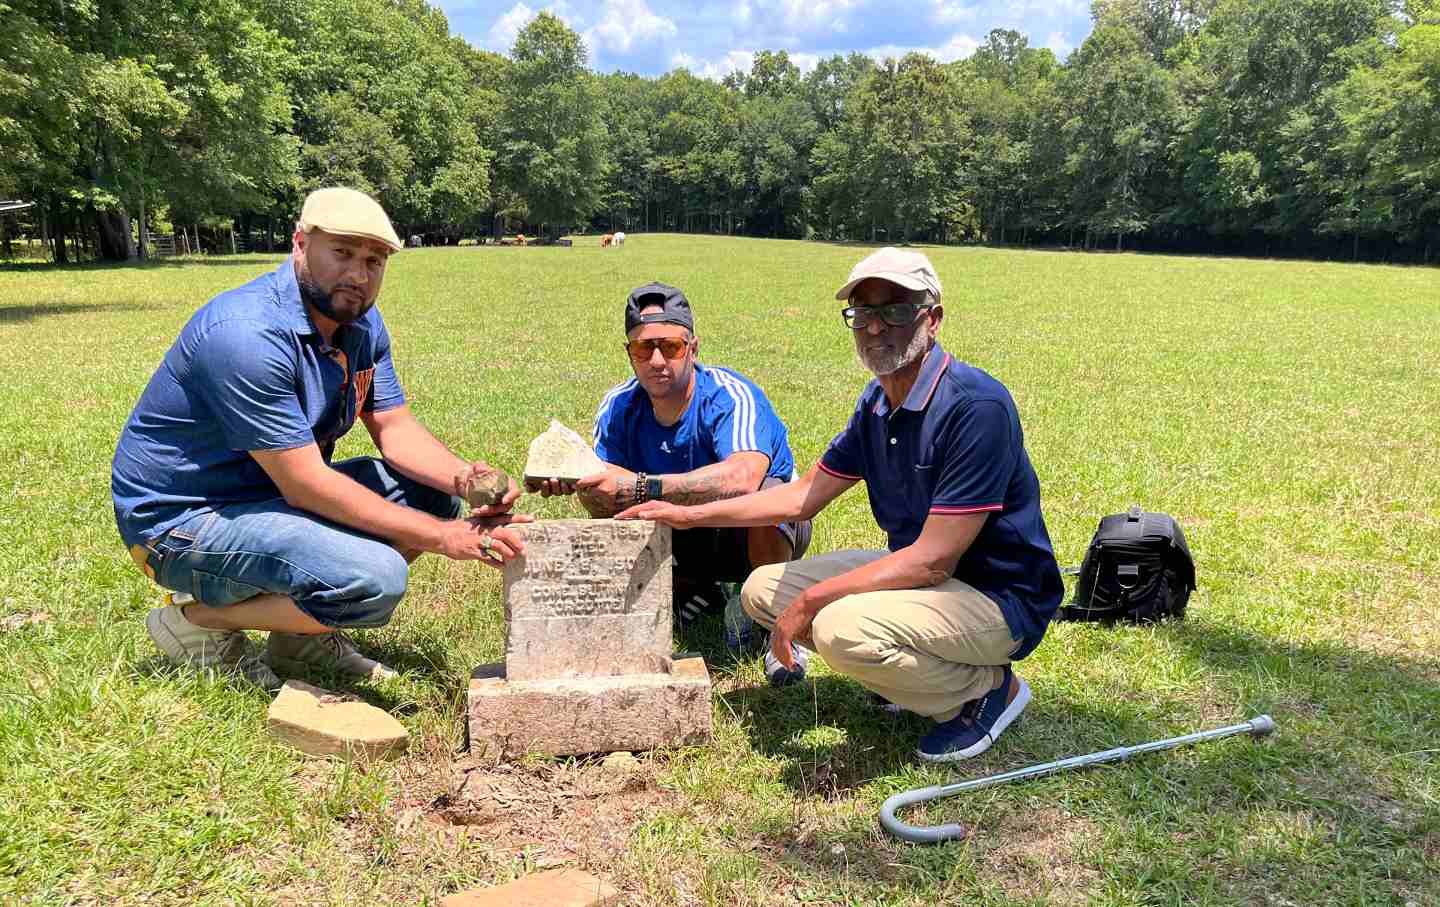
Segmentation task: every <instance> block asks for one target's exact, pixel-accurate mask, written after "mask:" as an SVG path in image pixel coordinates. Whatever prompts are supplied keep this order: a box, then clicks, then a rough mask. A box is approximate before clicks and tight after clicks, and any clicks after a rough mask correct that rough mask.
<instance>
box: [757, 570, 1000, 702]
mask: <svg viewBox="0 0 1440 907" xmlns="http://www.w3.org/2000/svg"><path fill="white" fill-rule="evenodd" d="M884 556H885V552H883V551H836V552H834V553H831V554H822V555H820V556H819V557H811V558H806V559H804V560H800V561H791V562H790V563H787V564H771V565H769V566H766V567H761V568H759V569H758V570H756V571H755V572H754V573H751V574H750V578H749V579H748V580H746V582H745V588H744V589H743V590H742V591H741V593H740V601H741V603H742V604H743V605H744V607H745V610H746V611H747V612H749V614H750V616H751V617H753V618H754V619H755V620H756V621H757V622H759V623H761V624H763V625H765V627H767V628H770V627H773V626H774V625H775V620H776V618H778V617H779V616H780V615H781V614H782V613H784V611H785V609H786V608H788V607H789V606H790V603H791V602H792V601H794V600H795V597H796V596H797V595H799V594H800V593H801V592H802V591H804V590H805V589H808V588H809V587H811V586H813V585H815V584H816V583H818V582H820V581H822V580H825V579H829V578H830V577H832V576H838V575H839V574H841V573H845V572H848V571H850V570H854V569H855V568H856V567H859V566H862V565H864V564H868V563H870V562H871V561H875V560H879V559H880V558H882V557H884ZM811 633H812V636H813V638H814V641H815V649H816V650H817V651H818V652H819V653H820V656H821V657H822V658H824V659H825V662H826V664H828V665H830V667H831V668H833V669H834V670H836V671H839V672H840V673H842V674H847V675H849V676H850V677H853V678H855V679H856V680H858V681H860V683H861V684H863V685H864V686H865V687H866V688H867V689H870V690H874V691H875V692H876V693H879V694H880V695H881V696H884V697H885V698H886V699H888V700H890V701H891V702H893V703H895V704H896V705H898V706H900V707H901V708H905V709H908V710H910V711H912V712H915V713H917V714H920V715H926V716H929V717H932V718H934V719H935V720H937V721H948V720H950V719H951V718H954V717H955V716H956V715H958V714H959V713H960V709H961V707H962V706H964V705H965V703H967V702H969V701H970V700H972V699H976V698H979V697H980V696H983V695H985V694H986V693H988V692H989V691H990V690H993V689H994V688H995V687H997V686H999V684H1000V680H1001V678H1002V677H1003V676H1004V672H1003V670H1002V668H1003V666H1004V665H1007V664H1009V663H1010V653H1011V652H1014V651H1015V649H1016V648H1017V647H1018V646H1019V645H1020V643H1019V642H1018V641H1017V640H1016V639H1014V638H1013V637H1011V635H1010V628H1009V626H1007V625H1006V623H1005V616H1004V615H1003V614H1001V613H1000V606H999V605H997V604H995V602H994V601H992V600H991V599H989V598H987V597H986V596H985V595H983V594H982V593H980V592H977V591H976V590H975V589H974V588H972V587H971V586H968V585H966V584H965V583H962V582H960V581H959V580H957V579H954V578H951V579H948V580H946V581H945V582H943V583H941V584H940V585H938V586H931V587H929V588H926V589H901V590H894V591H886V592H865V593H861V594H859V595H850V596H846V597H845V598H842V599H840V600H839V601H836V602H833V603H831V604H830V605H828V606H827V607H825V608H823V609H821V611H820V613H819V614H818V615H817V616H816V617H815V623H814V625H813V627H812V630H811Z"/></svg>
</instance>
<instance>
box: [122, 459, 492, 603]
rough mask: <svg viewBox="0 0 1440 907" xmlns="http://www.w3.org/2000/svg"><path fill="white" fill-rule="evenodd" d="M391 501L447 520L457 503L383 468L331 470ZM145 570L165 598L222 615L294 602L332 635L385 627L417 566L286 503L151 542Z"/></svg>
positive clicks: (253, 506) (268, 503) (234, 507)
mask: <svg viewBox="0 0 1440 907" xmlns="http://www.w3.org/2000/svg"><path fill="white" fill-rule="evenodd" d="M331 468H332V469H334V470H336V471H337V472H341V473H344V474H345V475H347V476H349V477H350V478H352V479H354V480H355V481H356V482H359V483H360V484H361V485H364V486H365V487H366V488H368V489H370V490H371V491H373V492H375V493H376V494H378V495H380V496H381V497H383V498H385V499H386V500H388V501H392V502H394V503H396V504H402V505H404V506H406V507H413V508H415V509H416V510H423V511H425V512H426V513H429V514H431V515H432V516H436V517H439V518H441V519H454V518H456V517H458V516H459V515H460V514H461V512H462V507H463V503H464V502H462V501H461V500H460V499H459V498H457V497H455V496H454V495H451V494H446V493H445V492H442V491H437V490H435V489H434V488H430V487H429V486H426V485H421V484H420V483H418V482H415V481H412V480H411V479H407V478H405V477H404V476H402V475H400V474H399V473H397V472H394V471H392V470H391V469H390V468H389V467H387V466H386V465H385V463H384V462H383V461H381V460H377V459H374V458H373V457H356V458H354V459H351V460H343V461H341V462H339V463H334V464H331ZM147 547H148V549H149V550H148V558H147V560H148V563H149V566H150V567H151V568H152V569H153V570H154V571H155V580H156V582H158V583H159V584H160V585H162V586H164V587H166V588H167V589H174V590H176V591H177V592H188V593H190V594H191V595H193V596H195V600H196V601H198V602H202V603H204V604H206V605H212V606H215V607H224V606H226V605H233V604H237V603H239V602H242V601H245V600H246V599H249V598H254V597H255V596H257V595H263V594H265V593H270V592H274V593H279V594H280V595H285V596H289V597H290V598H291V599H293V600H294V602H295V604H296V605H297V606H298V607H299V608H300V610H301V611H304V612H305V613H306V614H308V615H310V616H311V617H313V618H315V620H317V621H319V622H320V623H322V624H324V625H325V626H327V627H379V626H384V625H385V624H386V623H388V622H389V620H390V615H391V614H392V613H393V612H394V610H395V606H396V605H398V604H399V603H400V599H401V598H402V597H403V596H404V595H405V584H406V582H407V580H408V579H409V576H410V566H409V564H407V563H406V562H405V558H404V557H402V556H401V554H400V552H399V551H397V550H396V549H395V548H394V546H392V545H391V544H390V543H389V542H387V541H385V540H384V539H381V538H377V537H376V536H373V535H367V534H366V533H363V532H360V531H358V530H355V529H351V528H349V527H347V526H341V525H340V524H338V523H332V522H330V521H329V520H326V519H323V518H321V517H318V516H316V515H315V514H313V513H310V512H308V511H305V510H297V509H296V508H294V507H291V506H290V505H289V504H286V503H285V499H284V498H278V497H277V498H270V499H269V500H264V501H252V502H247V503H244V504H227V505H223V506H221V507H219V508H217V509H216V510H214V511H212V512H210V513H204V514H200V515H199V516H196V517H195V518H193V519H191V520H187V521H186V522H184V523H181V524H180V525H179V526H176V527H175V528H174V529H172V530H170V531H169V532H167V533H165V534H164V535H162V536H160V537H159V538H156V539H153V540H151V542H150V543H149V545H148V546H147Z"/></svg>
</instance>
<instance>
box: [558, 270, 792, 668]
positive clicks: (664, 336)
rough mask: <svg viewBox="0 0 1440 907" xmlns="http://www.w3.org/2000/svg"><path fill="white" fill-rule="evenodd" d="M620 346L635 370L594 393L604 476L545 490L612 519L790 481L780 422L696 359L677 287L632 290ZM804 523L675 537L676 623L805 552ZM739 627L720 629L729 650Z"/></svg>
mask: <svg viewBox="0 0 1440 907" xmlns="http://www.w3.org/2000/svg"><path fill="white" fill-rule="evenodd" d="M625 337H626V343H625V349H626V351H627V352H628V353H629V357H630V366H631V368H632V369H634V372H635V377H634V378H632V379H630V380H629V381H625V382H622V383H620V384H618V385H616V386H615V387H614V388H612V389H611V390H610V391H609V392H608V393H606V394H605V396H604V397H603V398H601V401H600V407H599V411H598V412H597V413H596V415H595V435H594V444H595V451H596V453H598V454H599V455H600V458H601V459H602V460H604V461H605V462H606V463H609V464H611V465H610V467H609V468H608V469H606V470H605V471H604V472H600V473H596V474H595V475H593V476H586V477H584V478H582V479H580V480H579V481H578V482H574V483H568V482H557V481H554V480H552V481H549V482H546V483H544V484H543V485H542V486H539V487H540V490H541V492H542V493H544V494H545V495H546V496H549V495H552V494H566V493H569V492H572V491H578V493H579V495H580V501H581V503H582V504H583V505H584V506H585V508H586V509H587V510H588V511H590V513H591V515H593V516H597V517H606V516H612V515H614V514H615V513H616V512H617V511H620V510H623V509H625V508H626V507H629V506H630V505H631V504H636V503H639V502H641V501H646V500H657V501H660V500H663V501H673V502H675V503H677V504H701V503H704V502H706V501H715V500H719V499H721V498H728V497H735V496H737V495H742V494H748V493H749V492H752V491H755V490H756V489H759V488H762V487H769V486H771V485H778V484H782V483H784V482H788V481H790V480H791V479H792V478H793V477H794V475H795V459H794V457H793V456H792V455H791V453H790V444H789V440H788V433H787V432H786V430H785V425H784V423H782V422H781V421H780V419H779V417H777V416H776V415H775V410H774V408H773V407H771V405H770V401H769V400H768V399H766V397H765V393H764V392H763V391H761V390H760V388H759V387H757V386H756V385H755V384H754V383H753V382H751V381H750V380H748V379H746V378H745V377H744V376H742V375H740V374H739V373H738V372H735V371H733V370H731V369H726V368H718V367H716V366H706V365H701V364H700V363H699V361H697V360H698V357H699V355H700V338H699V337H697V336H696V335H695V318H694V314H693V312H692V311H691V309H690V301H689V300H688V299H686V298H685V294H684V293H682V292H681V291H680V290H678V289H676V288H675V287H672V286H667V285H666V284H663V283H650V284H646V285H645V286H643V287H637V288H636V289H635V290H634V291H632V292H631V293H630V296H629V298H628V299H627V300H626V301H625ZM809 542H810V523H809V521H798V522H781V521H777V524H771V525H764V526H754V527H751V528H750V529H748V530H747V529H705V530H696V531H693V532H680V533H676V535H675V537H674V552H675V606H676V612H677V616H678V617H679V619H680V620H681V622H682V623H684V622H689V621H690V620H693V619H694V618H695V617H697V616H698V615H699V614H700V612H701V611H702V610H703V609H705V608H706V607H707V606H712V605H713V606H718V605H719V603H720V602H721V601H723V597H722V596H721V595H720V589H719V584H720V583H723V582H734V583H741V582H744V581H745V578H746V577H747V576H749V575H750V571H751V570H752V569H753V568H755V567H758V566H761V565H762V564H774V563H779V562H782V561H788V560H791V559H792V558H796V557H799V556H801V555H802V554H804V553H805V548H806V547H807V546H808V545H809ZM735 615H738V616H739V617H740V618H741V619H742V620H741V622H743V626H738V625H737V626H730V627H727V640H728V641H729V642H730V643H731V644H732V645H736V646H739V645H741V644H742V643H743V642H745V640H746V638H747V637H748V628H749V623H750V621H749V619H748V618H745V617H744V612H742V611H740V610H739V607H738V603H737V606H736V608H735Z"/></svg>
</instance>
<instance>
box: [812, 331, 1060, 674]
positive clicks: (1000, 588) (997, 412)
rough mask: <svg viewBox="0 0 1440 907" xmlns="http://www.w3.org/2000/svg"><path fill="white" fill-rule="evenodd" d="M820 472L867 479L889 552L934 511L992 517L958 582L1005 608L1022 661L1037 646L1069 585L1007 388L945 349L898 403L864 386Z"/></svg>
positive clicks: (935, 351)
mask: <svg viewBox="0 0 1440 907" xmlns="http://www.w3.org/2000/svg"><path fill="white" fill-rule="evenodd" d="M820 468H821V469H823V470H825V471H826V472H828V473H830V474H831V475H834V476H836V477H838V478H841V479H848V480H851V481H859V480H863V481H864V482H865V488H866V492H867V493H868V494H869V496H870V510H871V511H872V512H873V513H874V515H875V521H876V522H877V523H879V524H880V528H881V529H884V530H885V532H886V533H887V534H888V535H889V542H890V550H891V551H898V550H900V549H901V548H905V547H907V546H909V545H912V544H914V542H915V540H916V539H918V538H919V537H920V530H921V529H923V528H924V526H925V521H926V519H928V518H929V516H930V514H932V513H937V514H960V513H988V514H990V517H989V518H988V519H987V520H986V521H985V526H984V528H982V529H981V530H980V534H979V535H978V536H976V537H975V541H973V542H972V543H971V544H970V547H969V548H968V549H967V550H966V551H965V554H964V555H962V556H961V558H960V561H959V563H957V564H956V565H955V574H954V576H955V578H956V579H958V580H960V581H962V582H965V583H968V584H969V585H971V586H973V587H974V588H975V589H977V590H979V591H980V592H983V593H984V594H985V595H987V596H989V597H990V598H992V599H994V600H995V602H996V604H998V605H999V606H1000V610H1001V612H1002V613H1003V614H1004V615H1005V623H1006V624H1007V625H1008V626H1009V627H1010V635H1011V636H1013V637H1014V638H1015V639H1018V640H1020V648H1019V649H1018V650H1016V652H1015V654H1014V655H1013V656H1012V657H1013V658H1015V659H1017V660H1018V659H1021V658H1024V657H1025V656H1026V655H1028V654H1030V652H1031V651H1032V650H1034V648H1035V646H1037V645H1039V643H1040V639H1041V637H1043V636H1044V635H1045V628H1046V626H1047V625H1048V624H1049V623H1050V619H1051V618H1052V617H1054V615H1055V610H1056V609H1057V608H1058V607H1059V606H1060V599H1061V597H1062V596H1063V594H1064V587H1063V585H1062V584H1061V581H1060V567H1059V565H1058V564H1057V563H1056V562H1055V552H1054V549H1053V547H1052V546H1051V544H1050V534H1049V533H1048V532H1046V530H1045V520H1044V518H1043V517H1042V516H1041V515H1040V482H1039V480H1038V479H1037V478H1036V476H1035V469H1034V468H1033V467H1032V466H1031V465H1030V457H1029V455H1028V454H1026V453H1025V439H1024V435H1023V433H1022V432H1021V430H1020V413H1019V411H1018V410H1016V408H1015V401H1014V400H1012V399H1011V397H1010V392H1009V391H1007V390H1006V389H1005V386H1004V385H1003V384H1001V383H1000V382H999V381H997V380H995V379H994V378H992V377H991V376H990V375H988V374H986V373H985V372H983V371H981V370H980V369H978V368H975V367H974V366H970V365H966V364H965V363H963V362H957V361H956V360H955V359H954V358H953V357H952V356H951V355H950V354H949V353H947V352H945V351H944V350H943V349H941V348H940V345H939V344H938V343H937V344H935V346H934V347H933V348H931V350H930V352H929V353H927V354H926V356H925V360H924V362H922V363H921V366H920V375H919V377H918V378H917V379H916V381H915V386H914V387H912V388H911V389H910V393H909V394H908V395H907V396H906V397H905V401H904V402H903V403H902V404H901V405H900V406H899V407H898V408H895V409H891V407H890V403H889V401H888V400H887V399H886V397H885V392H884V391H883V390H882V389H881V387H880V382H879V381H872V382H871V383H870V384H869V386H867V387H866V388H865V391H864V393H862V394H861V395H860V400H859V402H858V403H857V404H856V406H855V412H854V414H853V415H852V416H851V417H850V424H849V425H847V426H846V427H845V430H844V431H842V432H841V433H840V434H839V435H837V436H836V437H835V440H833V441H831V442H830V447H829V448H828V449H827V450H826V451H825V454H824V456H822V457H821V458H820Z"/></svg>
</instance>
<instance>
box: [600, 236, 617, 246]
mask: <svg viewBox="0 0 1440 907" xmlns="http://www.w3.org/2000/svg"><path fill="white" fill-rule="evenodd" d="M614 241H615V236H614V234H611V233H606V234H605V235H604V236H602V237H600V248H602V249H608V248H610V244H611V243H612V242H614Z"/></svg>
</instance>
